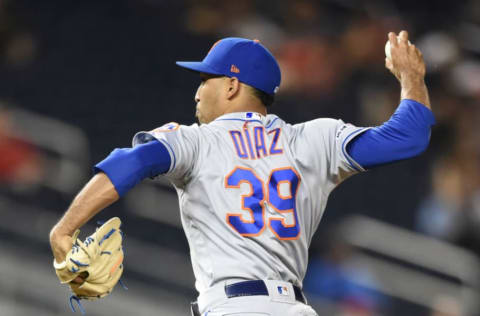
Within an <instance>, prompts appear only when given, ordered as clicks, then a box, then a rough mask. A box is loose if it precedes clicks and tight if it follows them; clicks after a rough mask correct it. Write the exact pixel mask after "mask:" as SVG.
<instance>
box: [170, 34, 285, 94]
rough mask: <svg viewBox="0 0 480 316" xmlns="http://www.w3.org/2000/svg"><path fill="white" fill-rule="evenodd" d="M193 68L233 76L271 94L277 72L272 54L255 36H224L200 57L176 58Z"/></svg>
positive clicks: (279, 74)
mask: <svg viewBox="0 0 480 316" xmlns="http://www.w3.org/2000/svg"><path fill="white" fill-rule="evenodd" d="M177 65H179V66H180V67H183V68H187V69H190V70H193V71H196V72H203V73H207V74H212V75H223V76H227V77H237V78H238V80H239V81H240V82H243V83H245V84H248V85H249V86H252V87H254V88H257V89H260V90H262V91H264V92H266V93H268V94H275V93H276V92H277V90H278V87H279V86H280V81H281V73H280V67H279V66H278V63H277V61H276V60H275V57H273V55H272V54H271V53H270V52H269V51H268V50H267V49H266V48H265V47H264V46H263V45H262V44H260V42H259V41H258V40H249V39H245V38H239V37H227V38H224V39H221V40H219V41H218V42H216V43H215V44H213V46H212V48H211V49H210V51H209V52H208V54H207V56H205V58H204V59H203V60H202V61H177Z"/></svg>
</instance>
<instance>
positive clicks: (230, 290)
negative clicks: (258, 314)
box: [225, 280, 306, 304]
mask: <svg viewBox="0 0 480 316" xmlns="http://www.w3.org/2000/svg"><path fill="white" fill-rule="evenodd" d="M293 291H294V293H295V299H296V300H297V301H299V302H302V303H304V304H305V303H306V301H305V297H304V296H303V293H302V290H300V288H299V287H298V286H295V285H293ZM225 294H226V295H227V297H228V298H231V297H238V296H254V295H267V296H268V290H267V286H266V285H265V282H263V281H262V280H253V281H243V282H238V283H234V284H230V285H226V286H225Z"/></svg>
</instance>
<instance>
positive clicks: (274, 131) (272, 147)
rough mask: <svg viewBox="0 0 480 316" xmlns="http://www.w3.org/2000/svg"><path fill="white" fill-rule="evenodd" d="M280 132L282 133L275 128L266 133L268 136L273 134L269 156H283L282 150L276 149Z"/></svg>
mask: <svg viewBox="0 0 480 316" xmlns="http://www.w3.org/2000/svg"><path fill="white" fill-rule="evenodd" d="M281 132H282V130H281V129H280V128H275V129H272V130H271V131H270V132H268V134H271V133H275V134H274V135H273V139H272V144H271V145H270V150H269V154H270V155H281V154H283V149H282V148H277V143H278V141H279V139H280V134H281ZM274 151H277V152H274Z"/></svg>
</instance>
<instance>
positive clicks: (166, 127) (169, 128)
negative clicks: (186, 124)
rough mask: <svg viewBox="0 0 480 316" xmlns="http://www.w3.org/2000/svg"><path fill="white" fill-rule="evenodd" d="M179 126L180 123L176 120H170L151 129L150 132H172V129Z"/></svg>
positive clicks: (174, 129)
mask: <svg viewBox="0 0 480 316" xmlns="http://www.w3.org/2000/svg"><path fill="white" fill-rule="evenodd" d="M179 127H180V124H178V123H177V122H170V123H167V124H165V125H163V126H160V127H158V128H156V129H154V130H152V131H151V132H152V133H156V132H173V131H176V130H177V129H178V128H179Z"/></svg>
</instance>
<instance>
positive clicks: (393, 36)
mask: <svg viewBox="0 0 480 316" xmlns="http://www.w3.org/2000/svg"><path fill="white" fill-rule="evenodd" d="M388 40H389V41H390V46H392V47H397V45H398V43H397V34H395V32H390V33H388Z"/></svg>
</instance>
